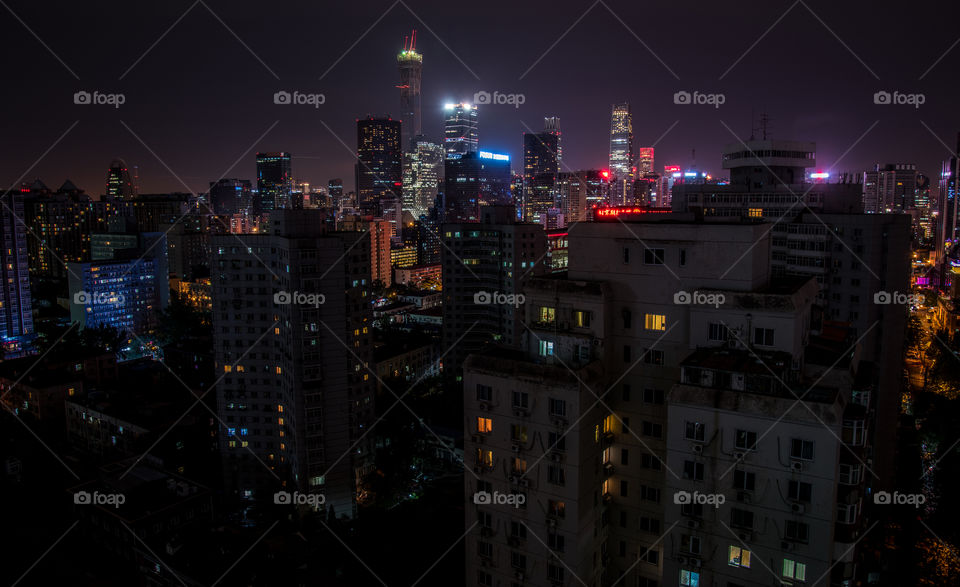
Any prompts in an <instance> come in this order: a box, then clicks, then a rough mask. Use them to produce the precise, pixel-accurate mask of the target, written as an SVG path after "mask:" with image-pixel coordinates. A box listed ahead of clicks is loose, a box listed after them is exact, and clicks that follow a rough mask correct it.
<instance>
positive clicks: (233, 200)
mask: <svg viewBox="0 0 960 587" xmlns="http://www.w3.org/2000/svg"><path fill="white" fill-rule="evenodd" d="M252 190H253V185H252V184H251V183H250V180H248V179H226V178H224V179H221V180H220V181H218V182H216V183H213V182H210V194H209V196H210V206H211V207H212V208H213V211H214V212H215V213H217V214H237V213H240V212H246V211H247V208H248V207H249V206H250V197H251V191H252Z"/></svg>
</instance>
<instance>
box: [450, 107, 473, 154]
mask: <svg viewBox="0 0 960 587" xmlns="http://www.w3.org/2000/svg"><path fill="white" fill-rule="evenodd" d="M443 115H444V123H443V145H444V148H445V149H446V152H447V157H459V156H461V155H464V154H466V153H476V152H477V151H479V150H480V140H479V138H478V134H477V133H478V131H477V107H476V106H473V105H470V104H463V103H461V104H446V105H444V107H443Z"/></svg>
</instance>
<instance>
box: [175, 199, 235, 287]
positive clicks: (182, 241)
mask: <svg viewBox="0 0 960 587" xmlns="http://www.w3.org/2000/svg"><path fill="white" fill-rule="evenodd" d="M210 223H212V224H210ZM223 230H224V227H223V224H221V223H220V222H219V221H218V220H213V219H211V218H209V217H206V216H204V215H201V214H196V213H191V214H187V215H185V216H183V217H182V218H180V221H179V222H177V223H176V224H175V225H174V226H172V227H171V228H170V229H169V231H168V232H167V265H168V267H167V269H168V271H169V272H170V275H171V277H177V278H180V279H182V280H187V281H194V280H196V279H201V278H205V277H208V276H209V275H210V234H211V232H212V231H215V232H221V231H223Z"/></svg>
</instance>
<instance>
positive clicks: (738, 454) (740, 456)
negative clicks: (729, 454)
mask: <svg viewBox="0 0 960 587" xmlns="http://www.w3.org/2000/svg"><path fill="white" fill-rule="evenodd" d="M746 457H747V453H745V452H735V453H733V460H735V461H742V460H743V459H745V458H746Z"/></svg>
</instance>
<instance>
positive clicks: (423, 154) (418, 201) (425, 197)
mask: <svg viewBox="0 0 960 587" xmlns="http://www.w3.org/2000/svg"><path fill="white" fill-rule="evenodd" d="M415 143H416V144H415V145H414V148H413V149H412V150H410V151H407V152H406V153H404V154H403V209H404V210H406V211H408V212H410V214H412V215H413V217H414V218H420V216H422V215H424V214H426V213H427V212H428V211H429V209H430V206H432V205H433V201H434V200H435V199H436V197H437V191H438V189H439V186H440V181H441V179H442V176H443V145H440V144H438V143H435V142H433V141H431V140H428V139H426V138H425V137H422V136H421V137H417V138H416V139H415Z"/></svg>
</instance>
